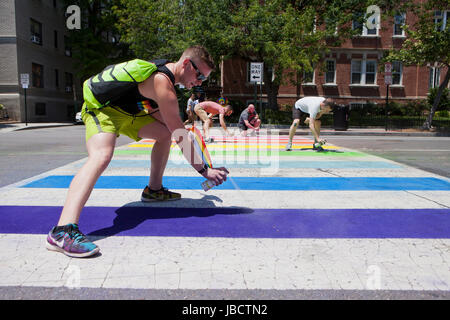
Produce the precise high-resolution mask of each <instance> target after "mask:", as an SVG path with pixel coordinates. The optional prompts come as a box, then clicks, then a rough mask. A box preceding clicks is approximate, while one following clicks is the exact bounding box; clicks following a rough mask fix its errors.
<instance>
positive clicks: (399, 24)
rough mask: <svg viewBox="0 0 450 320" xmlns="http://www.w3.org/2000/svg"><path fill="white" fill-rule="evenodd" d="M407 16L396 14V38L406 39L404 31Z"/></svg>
mask: <svg viewBox="0 0 450 320" xmlns="http://www.w3.org/2000/svg"><path fill="white" fill-rule="evenodd" d="M405 21H406V14H405V13H400V14H396V15H395V17H394V36H397V37H404V36H405V30H403V26H404V25H405Z"/></svg>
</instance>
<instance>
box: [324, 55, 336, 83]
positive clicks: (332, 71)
mask: <svg viewBox="0 0 450 320" xmlns="http://www.w3.org/2000/svg"><path fill="white" fill-rule="evenodd" d="M326 68H327V69H326V73H325V83H336V61H334V60H327V61H326Z"/></svg>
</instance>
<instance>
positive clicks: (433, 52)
mask: <svg viewBox="0 0 450 320" xmlns="http://www.w3.org/2000/svg"><path fill="white" fill-rule="evenodd" d="M448 8H449V7H448V0H428V1H425V2H420V3H416V4H415V5H414V7H413V8H412V9H413V10H414V12H415V14H416V15H417V17H418V19H417V22H416V23H414V24H413V25H407V24H406V25H405V26H404V29H405V30H406V34H407V39H406V40H405V41H404V42H403V45H402V47H401V48H400V49H399V50H395V49H392V50H390V52H389V54H388V56H387V57H386V59H385V60H386V61H395V60H397V61H402V62H404V63H405V64H407V65H421V66H425V65H435V64H436V66H437V67H439V68H444V69H445V68H446V69H447V74H446V76H445V78H444V81H443V82H442V83H441V84H440V86H439V89H438V91H437V94H436V96H435V98H434V102H433V105H432V107H431V110H430V113H429V114H428V117H427V119H426V120H425V122H424V124H423V129H424V130H430V129H431V123H432V120H433V116H434V114H435V112H436V110H437V107H438V106H439V102H440V99H441V97H442V93H443V91H444V89H445V88H446V87H447V85H448V83H449V80H450V23H449V22H450V21H447V23H446V25H444V20H443V19H442V18H439V15H438V12H439V11H440V12H441V13H442V12H443V11H444V10H446V9H448Z"/></svg>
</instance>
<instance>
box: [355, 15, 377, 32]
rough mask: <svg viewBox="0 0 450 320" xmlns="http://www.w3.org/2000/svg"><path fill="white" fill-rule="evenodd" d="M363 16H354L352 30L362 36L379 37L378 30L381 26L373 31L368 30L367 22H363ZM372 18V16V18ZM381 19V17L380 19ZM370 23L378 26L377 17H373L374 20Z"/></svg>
mask: <svg viewBox="0 0 450 320" xmlns="http://www.w3.org/2000/svg"><path fill="white" fill-rule="evenodd" d="M362 16H363V14H362V13H355V14H354V15H353V21H352V30H357V31H358V33H359V34H360V35H362V36H378V28H379V26H376V27H374V28H372V29H368V28H367V26H366V22H365V21H364V22H361V17H362ZM371 17H372V16H371ZM378 19H379V17H378ZM370 22H371V23H372V24H373V25H374V26H375V25H377V23H376V22H377V17H376V16H373V18H372V19H371V20H370Z"/></svg>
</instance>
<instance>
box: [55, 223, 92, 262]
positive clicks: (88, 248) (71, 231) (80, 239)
mask: <svg viewBox="0 0 450 320" xmlns="http://www.w3.org/2000/svg"><path fill="white" fill-rule="evenodd" d="M46 247H47V249H48V250H51V251H58V252H62V253H64V254H65V255H67V256H69V257H73V258H85V257H90V256H92V255H94V254H96V253H98V252H99V251H100V248H99V247H97V246H96V245H95V244H94V243H92V242H90V241H89V240H88V239H87V238H86V236H85V235H84V234H83V233H82V232H81V231H80V229H78V225H77V224H74V223H71V224H68V225H65V226H60V227H54V228H53V229H52V230H51V231H50V232H49V234H48V236H47V245H46Z"/></svg>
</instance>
